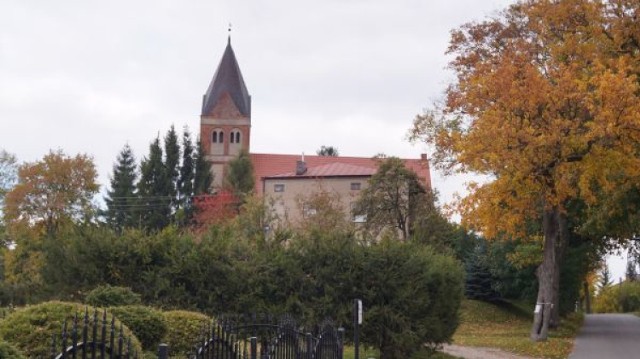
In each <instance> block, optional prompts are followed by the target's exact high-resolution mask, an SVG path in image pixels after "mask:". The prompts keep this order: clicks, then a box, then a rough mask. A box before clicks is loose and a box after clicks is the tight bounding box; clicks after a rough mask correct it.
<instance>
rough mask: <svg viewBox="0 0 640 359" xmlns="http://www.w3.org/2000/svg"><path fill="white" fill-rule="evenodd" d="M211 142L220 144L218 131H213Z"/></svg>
mask: <svg viewBox="0 0 640 359" xmlns="http://www.w3.org/2000/svg"><path fill="white" fill-rule="evenodd" d="M211 142H213V143H218V131H213V133H212V134H211Z"/></svg>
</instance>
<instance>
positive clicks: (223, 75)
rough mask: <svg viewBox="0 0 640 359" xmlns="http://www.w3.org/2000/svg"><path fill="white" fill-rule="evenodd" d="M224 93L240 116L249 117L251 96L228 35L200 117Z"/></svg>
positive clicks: (212, 107) (207, 113) (210, 109)
mask: <svg viewBox="0 0 640 359" xmlns="http://www.w3.org/2000/svg"><path fill="white" fill-rule="evenodd" d="M229 31H231V24H229ZM225 93H228V94H229V96H230V97H231V99H232V100H233V102H234V104H235V105H236V107H237V108H238V110H239V111H240V113H241V114H242V115H244V116H247V117H251V96H250V95H249V91H247V87H246V85H245V84H244V79H243V78H242V73H241V72H240V66H238V61H237V60H236V55H235V53H234V52H233V48H232V47H231V35H230V34H229V37H228V39H227V47H226V48H225V50H224V54H223V55H222V59H221V60H220V64H219V65H218V69H217V70H216V73H215V75H213V79H212V80H211V83H210V84H209V88H208V89H207V92H206V93H205V95H204V98H203V101H202V116H206V115H209V114H210V113H211V111H213V109H214V108H215V106H216V104H217V103H218V101H219V100H220V98H221V97H222V95H224V94H225Z"/></svg>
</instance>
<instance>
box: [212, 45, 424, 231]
mask: <svg viewBox="0 0 640 359" xmlns="http://www.w3.org/2000/svg"><path fill="white" fill-rule="evenodd" d="M200 140H201V142H202V147H203V149H204V151H205V153H206V158H207V160H208V161H209V162H210V163H211V169H212V174H213V175H214V183H213V186H214V187H217V188H219V187H221V186H222V183H223V179H224V177H225V169H226V164H227V163H228V162H229V161H230V160H232V159H233V158H235V157H236V156H237V155H238V153H239V152H240V151H241V150H244V151H247V152H248V153H249V154H250V158H251V162H252V164H253V167H254V176H255V179H254V180H255V193H256V194H258V195H263V196H265V198H267V199H269V203H273V204H274V210H275V211H276V212H277V213H278V214H279V215H282V216H286V217H287V218H289V219H290V220H294V221H295V220H297V219H299V218H302V217H303V216H304V215H306V214H309V213H310V212H312V210H313V209H310V208H304V205H302V206H301V205H300V198H302V197H304V196H308V195H309V194H310V193H313V192H317V191H326V192H329V193H331V194H335V195H336V196H338V197H339V198H340V199H341V203H342V205H343V207H344V208H345V216H351V214H350V212H351V211H350V208H351V207H352V204H353V202H355V200H356V199H357V197H358V195H359V193H360V191H361V190H362V189H364V188H366V186H367V181H368V179H369V178H370V177H371V176H372V175H373V174H374V173H375V172H376V170H377V162H376V160H375V159H374V158H366V157H345V156H340V157H329V156H304V157H303V156H300V155H294V154H290V155H288V154H270V153H251V151H250V143H251V96H250V95H249V92H248V90H247V87H246V85H245V82H244V79H243V77H242V73H241V71H240V66H239V65H238V62H237V59H236V56H235V53H234V51H233V48H232V47H231V40H230V39H229V41H228V42H227V46H226V48H225V50H224V53H223V55H222V59H221V60H220V63H219V65H218V68H217V70H216V72H215V74H214V76H213V79H212V80H211V83H210V84H209V87H208V88H207V91H206V93H205V94H204V96H203V100H202V113H201V116H200ZM403 162H404V164H405V166H406V167H407V168H409V169H411V170H413V171H414V172H416V173H417V174H418V176H419V178H420V179H421V180H422V182H423V185H424V186H425V188H430V187H431V176H430V171H429V163H428V161H427V157H426V155H424V154H423V155H421V156H420V158H418V159H403ZM354 220H356V221H357V220H358V219H357V218H354Z"/></svg>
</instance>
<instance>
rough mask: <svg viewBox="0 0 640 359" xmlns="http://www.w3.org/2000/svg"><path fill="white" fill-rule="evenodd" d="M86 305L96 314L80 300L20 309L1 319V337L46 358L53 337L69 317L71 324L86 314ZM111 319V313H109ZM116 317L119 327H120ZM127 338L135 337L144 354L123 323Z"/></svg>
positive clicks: (36, 355) (136, 349) (28, 353)
mask: <svg viewBox="0 0 640 359" xmlns="http://www.w3.org/2000/svg"><path fill="white" fill-rule="evenodd" d="M85 308H86V309H88V310H89V312H90V313H93V310H94V308H93V307H85V306H84V305H81V304H77V303H65V302H56V301H53V302H46V303H41V304H38V305H34V306H29V307H25V308H22V309H18V310H16V311H15V312H13V313H12V314H10V315H8V316H7V317H6V318H5V319H4V320H2V322H0V337H2V338H3V339H4V340H5V341H7V342H9V343H10V344H12V345H14V346H15V347H16V348H17V349H18V350H20V351H22V353H24V354H25V356H27V357H29V358H44V357H48V356H49V355H51V338H52V337H53V336H54V335H55V336H56V337H58V336H59V335H61V329H62V326H63V323H64V322H65V320H66V321H67V322H68V323H71V322H72V320H73V318H74V316H75V314H76V313H78V315H80V314H82V315H84V312H85ZM107 320H108V321H109V323H110V322H111V314H110V313H107ZM120 325H121V323H120V321H119V320H117V319H116V326H117V327H118V328H120ZM123 329H124V334H125V336H126V337H128V338H131V342H132V346H133V349H134V350H135V351H136V352H137V353H142V347H141V346H140V342H139V341H138V339H137V338H136V337H135V336H134V335H133V333H132V332H131V330H129V328H127V327H126V326H123Z"/></svg>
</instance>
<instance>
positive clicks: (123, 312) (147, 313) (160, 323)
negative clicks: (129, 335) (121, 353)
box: [109, 305, 167, 351]
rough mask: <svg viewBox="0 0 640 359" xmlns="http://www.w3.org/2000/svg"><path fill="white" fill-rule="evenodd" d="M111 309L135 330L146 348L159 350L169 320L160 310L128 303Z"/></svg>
mask: <svg viewBox="0 0 640 359" xmlns="http://www.w3.org/2000/svg"><path fill="white" fill-rule="evenodd" d="M109 311H110V312H111V314H113V315H115V316H116V318H117V319H119V320H120V321H121V322H123V323H124V324H125V325H126V326H127V327H129V329H131V331H133V333H134V334H135V336H136V337H137V338H138V340H140V343H141V344H142V348H143V349H144V350H149V351H155V350H157V348H158V344H160V341H161V340H162V338H163V337H164V336H165V335H166V333H167V322H166V320H165V318H164V315H163V314H162V312H161V311H159V310H156V309H153V308H149V307H145V306H142V305H126V306H122V307H113V308H110V309H109Z"/></svg>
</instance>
